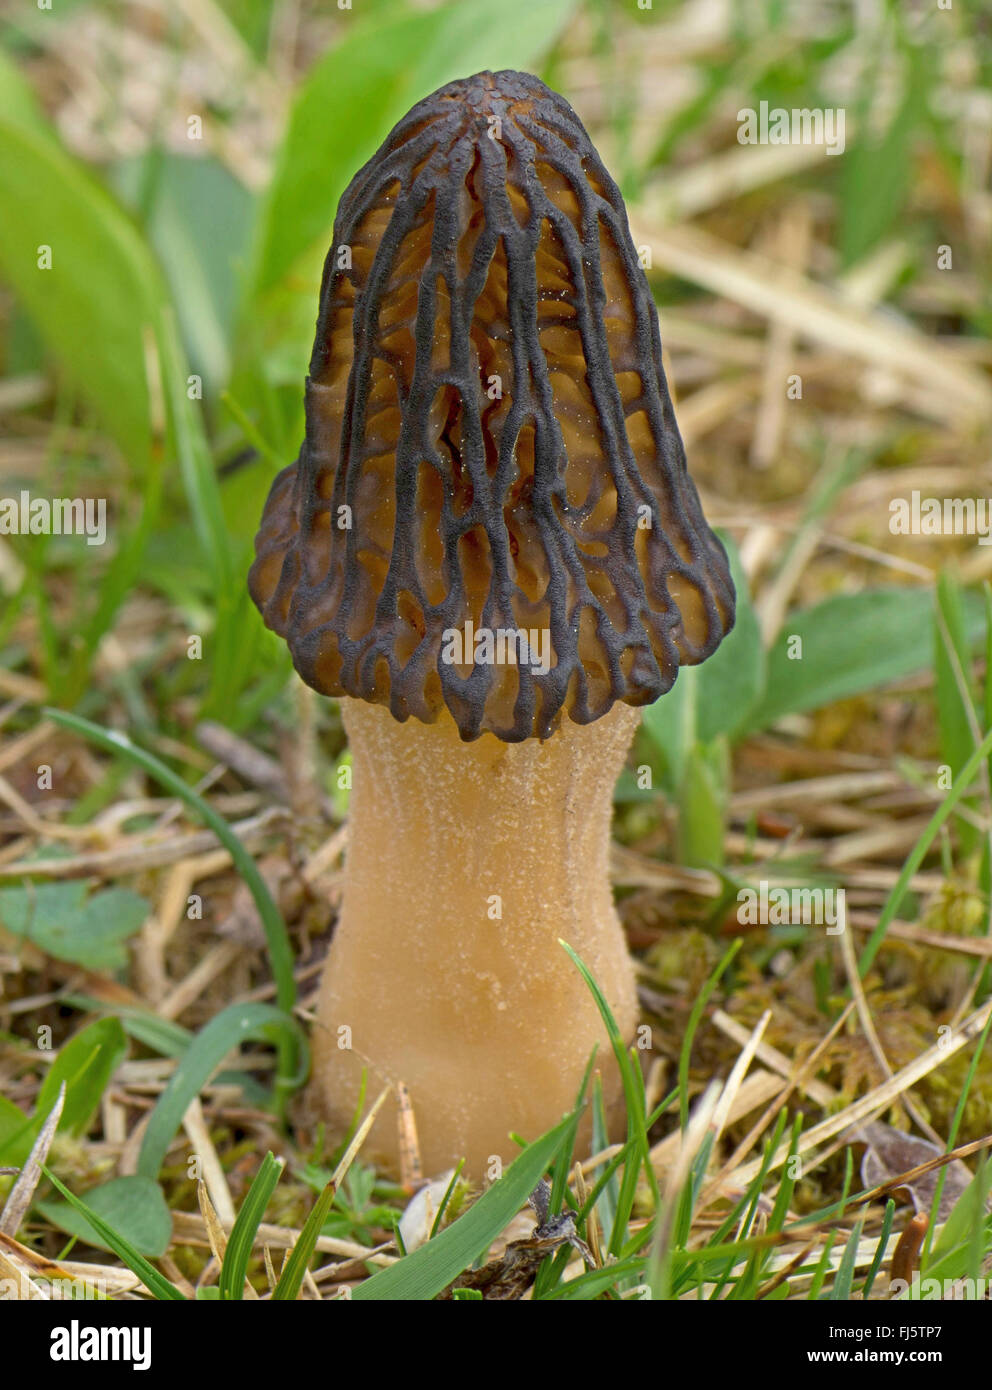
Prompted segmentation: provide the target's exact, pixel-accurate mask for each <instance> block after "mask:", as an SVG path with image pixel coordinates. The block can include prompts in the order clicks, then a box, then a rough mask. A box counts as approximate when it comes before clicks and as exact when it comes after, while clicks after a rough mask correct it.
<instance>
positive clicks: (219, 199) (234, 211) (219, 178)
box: [117, 150, 253, 396]
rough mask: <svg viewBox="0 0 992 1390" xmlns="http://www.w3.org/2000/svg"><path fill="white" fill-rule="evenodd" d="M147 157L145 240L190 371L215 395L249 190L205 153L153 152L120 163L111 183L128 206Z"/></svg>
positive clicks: (224, 361)
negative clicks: (150, 184) (150, 164)
mask: <svg viewBox="0 0 992 1390" xmlns="http://www.w3.org/2000/svg"><path fill="white" fill-rule="evenodd" d="M148 159H154V160H155V170H154V195H153V198H152V201H151V206H150V208H149V210H148V214H147V229H148V236H149V239H150V241H151V244H152V246H153V247H154V249H155V250H156V252H157V253H158V256H159V258H160V260H161V262H162V266H163V268H164V270H165V274H166V277H167V279H168V282H169V287H170V289H171V291H172V298H173V302H174V303H175V305H176V312H177V314H178V316H179V325H180V328H181V329H182V335H183V342H184V344H185V345H186V347H187V349H188V352H189V357H190V365H191V368H192V370H193V371H194V372H198V373H199V374H200V375H202V376H203V377H204V386H205V389H206V391H207V392H208V393H209V394H211V395H214V396H216V394H217V393H218V392H219V391H220V389H221V388H222V386H223V385H224V383H225V382H226V380H227V374H228V368H229V361H228V343H229V340H230V336H231V329H232V327H233V322H234V314H235V311H236V308H237V298H238V292H239V285H238V273H237V272H238V263H239V261H240V259H241V257H242V255H243V252H244V249H245V243H246V239H247V236H248V233H249V229H250V227H251V223H252V213H253V206H252V205H253V198H252V195H251V193H250V192H249V191H248V190H247V189H246V188H245V187H244V185H243V184H241V183H239V182H238V180H237V179H236V178H234V177H233V175H232V174H230V173H229V172H228V170H227V169H226V168H225V167H224V165H223V164H221V163H220V162H219V161H218V160H217V159H215V158H214V157H213V156H211V155H206V156H198V157H189V156H183V155H177V154H171V153H169V152H168V151H162V150H156V151H154V152H153V154H151V155H149V156H146V159H144V160H141V159H135V160H132V161H129V162H128V163H127V164H126V165H123V166H121V168H120V170H119V171H118V179H117V186H118V188H120V189H121V192H122V194H123V195H124V196H125V197H127V195H128V194H130V195H131V196H130V197H129V198H128V202H129V203H130V204H131V205H134V204H135V203H136V202H137V200H138V197H139V190H140V184H141V181H142V178H143V176H144V175H145V174H146V162H147V160H148Z"/></svg>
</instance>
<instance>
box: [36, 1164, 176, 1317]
mask: <svg viewBox="0 0 992 1390" xmlns="http://www.w3.org/2000/svg"><path fill="white" fill-rule="evenodd" d="M43 1171H44V1174H45V1177H46V1178H48V1180H49V1182H50V1183H52V1185H53V1186H54V1187H55V1190H56V1191H57V1192H60V1193H61V1194H62V1196H63V1197H64V1198H65V1200H66V1201H67V1202H68V1203H69V1205H70V1206H71V1207H73V1208H74V1209H75V1210H76V1211H77V1212H79V1213H81V1214H82V1215H83V1216H85V1217H86V1218H87V1219H88V1221H89V1222H90V1225H91V1226H92V1227H93V1229H94V1231H95V1232H96V1234H97V1235H98V1236H99V1237H100V1238H101V1239H102V1240H103V1242H104V1243H105V1245H106V1246H107V1248H108V1249H109V1250H112V1251H113V1252H114V1254H115V1255H116V1256H117V1257H118V1258H119V1259H120V1260H122V1261H123V1262H124V1264H126V1265H127V1267H128V1269H130V1270H132V1271H133V1272H134V1273H135V1274H136V1275H137V1276H138V1278H139V1279H140V1280H141V1281H142V1283H143V1284H144V1285H145V1287H146V1288H147V1289H149V1290H150V1291H151V1293H152V1294H154V1296H155V1297H156V1298H158V1299H168V1300H175V1301H176V1302H179V1303H185V1302H186V1299H185V1297H184V1296H183V1295H182V1294H181V1293H180V1291H179V1290H178V1289H177V1288H176V1286H175V1284H173V1283H171V1282H170V1281H169V1280H168V1279H166V1277H165V1275H164V1274H160V1273H159V1271H158V1270H157V1269H156V1268H155V1266H154V1265H152V1264H149V1263H148V1261H147V1260H146V1259H145V1257H144V1255H142V1254H141V1253H140V1251H138V1250H135V1248H134V1246H133V1245H132V1244H131V1242H130V1241H129V1240H127V1239H126V1238H125V1237H123V1236H121V1235H118V1233H117V1232H116V1231H115V1230H114V1228H113V1226H111V1225H110V1223H109V1222H107V1221H105V1220H104V1219H103V1217H102V1216H101V1215H100V1214H99V1213H98V1212H95V1211H93V1210H92V1209H91V1208H90V1207H88V1206H87V1204H86V1203H85V1202H84V1201H82V1200H81V1199H80V1198H79V1197H77V1196H76V1195H75V1193H73V1192H70V1191H69V1189H68V1188H67V1187H66V1185H65V1184H64V1183H63V1182H60V1181H59V1179H58V1178H57V1177H56V1176H55V1174H54V1173H53V1172H51V1171H50V1170H49V1169H48V1168H45V1169H43Z"/></svg>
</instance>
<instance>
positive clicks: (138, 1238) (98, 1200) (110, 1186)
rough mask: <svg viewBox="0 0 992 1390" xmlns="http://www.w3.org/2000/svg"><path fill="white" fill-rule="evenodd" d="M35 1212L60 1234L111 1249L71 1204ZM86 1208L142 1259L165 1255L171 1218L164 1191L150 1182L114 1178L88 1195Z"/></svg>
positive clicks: (46, 1204) (45, 1205)
mask: <svg viewBox="0 0 992 1390" xmlns="http://www.w3.org/2000/svg"><path fill="white" fill-rule="evenodd" d="M34 1205H35V1208H36V1210H38V1211H40V1212H41V1213H42V1215H43V1216H45V1217H47V1219H48V1220H49V1221H51V1223H52V1224H53V1225H54V1226H57V1227H58V1228H59V1230H60V1231H65V1232H67V1233H68V1234H69V1235H71V1236H78V1237H79V1239H80V1240H85V1241H86V1243H87V1244H88V1245H95V1246H97V1247H98V1248H100V1249H103V1250H110V1249H112V1247H111V1246H110V1245H109V1244H108V1243H107V1241H106V1240H104V1238H103V1237H102V1235H101V1234H100V1232H99V1230H98V1229H97V1228H96V1227H95V1226H94V1225H93V1223H92V1221H91V1220H90V1219H89V1218H88V1217H86V1216H84V1215H83V1214H82V1212H80V1211H79V1210H78V1209H77V1208H76V1207H74V1206H72V1205H71V1204H70V1203H69V1202H60V1201H55V1200H54V1199H48V1200H46V1201H43V1202H35V1204H34ZM86 1206H87V1207H88V1209H89V1210H90V1211H91V1212H95V1213H96V1215H97V1216H99V1217H102V1218H103V1220H104V1221H105V1222H107V1224H108V1225H110V1226H112V1227H113V1228H114V1230H115V1231H116V1232H117V1234H118V1235H119V1236H121V1237H123V1239H124V1240H126V1241H128V1242H129V1243H130V1245H131V1246H132V1247H133V1248H134V1249H135V1250H136V1251H137V1252H138V1253H139V1254H140V1255H152V1256H159V1255H164V1254H165V1252H166V1250H168V1248H169V1241H170V1239H171V1237H172V1214H171V1212H170V1211H169V1208H168V1207H167V1206H166V1203H165V1197H164V1196H163V1194H162V1189H161V1188H160V1187H159V1185H158V1183H157V1182H152V1181H151V1179H150V1178H142V1177H126V1178H112V1179H111V1181H110V1182H106V1183H103V1184H102V1185H101V1186H100V1187H91V1188H90V1189H89V1191H88V1192H87V1193H86Z"/></svg>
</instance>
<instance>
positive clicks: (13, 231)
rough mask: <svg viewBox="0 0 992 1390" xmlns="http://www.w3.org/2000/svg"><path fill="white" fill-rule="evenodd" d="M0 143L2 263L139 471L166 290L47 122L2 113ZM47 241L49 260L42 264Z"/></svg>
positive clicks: (130, 232) (116, 211) (132, 231)
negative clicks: (43, 125) (153, 347)
mask: <svg viewBox="0 0 992 1390" xmlns="http://www.w3.org/2000/svg"><path fill="white" fill-rule="evenodd" d="M0 144H2V146H3V149H4V157H3V161H2V162H0V272H2V274H3V277H4V278H5V279H6V281H7V282H8V283H9V284H10V285H12V286H13V288H14V290H15V293H16V294H17V297H18V299H19V300H20V302H21V303H22V304H23V305H24V307H25V308H26V309H27V310H28V312H29V313H30V315H31V319H32V321H33V323H34V325H35V327H36V328H37V329H38V331H39V333H40V334H41V336H42V338H43V339H44V341H45V344H46V346H47V348H48V351H49V352H50V353H51V354H52V356H53V357H54V358H55V359H56V360H57V361H58V363H59V365H60V367H61V369H62V371H63V372H64V373H65V375H66V377H67V378H68V379H69V380H70V381H72V382H73V384H74V385H75V387H76V388H77V389H78V390H79V391H80V392H81V393H82V395H83V396H84V397H85V399H86V400H87V401H88V402H89V403H90V405H91V406H92V408H93V410H94V411H95V413H96V415H97V416H98V417H99V419H100V422H101V424H102V426H103V428H104V429H105V430H106V431H107V433H108V434H110V435H111V436H112V437H113V438H114V439H116V440H117V442H118V444H119V445H120V447H121V449H122V450H123V452H124V453H125V455H126V457H127V459H128V462H129V464H130V466H131V468H132V469H133V470H134V471H135V472H136V473H138V474H139V476H140V475H141V474H142V473H143V472H144V470H145V468H146V467H147V464H148V458H149V450H150V448H151V437H152V436H151V420H150V398H149V391H148V381H147V377H146V370H145V360H146V345H147V341H148V335H153V334H154V330H155V327H156V324H157V321H158V315H159V312H160V309H161V305H162V302H163V299H164V291H163V286H162V281H161V277H160V274H159V271H158V267H157V266H156V264H155V262H154V259H153V258H152V256H151V255H150V253H149V251H148V248H147V246H146V245H145V243H144V242H143V241H142V239H141V236H140V234H139V232H138V230H137V228H135V227H134V226H133V224H132V223H131V222H130V221H129V219H128V217H127V216H126V214H125V213H124V212H123V211H122V210H121V208H120V207H119V206H118V205H117V204H116V203H115V202H114V200H113V199H112V198H111V196H110V195H109V193H107V191H106V190H105V189H104V188H102V187H101V185H100V184H99V183H97V182H96V180H95V179H94V178H93V177H92V176H91V175H90V174H89V173H88V172H87V171H86V170H85V169H84V168H83V167H82V166H81V165H80V164H78V163H77V162H76V161H75V160H73V159H72V158H70V156H69V155H67V154H66V153H65V152H64V151H63V150H62V149H61V148H60V147H59V145H58V144H57V143H56V141H55V139H54V138H53V136H52V135H50V134H49V133H48V131H47V130H43V129H40V128H38V127H32V126H29V125H21V124H20V123H19V121H18V119H17V118H16V117H14V118H12V117H11V116H10V115H9V114H7V115H0ZM46 247H48V248H50V251H51V268H50V269H41V268H39V260H42V262H43V261H44V258H45V256H46V254H47V253H46V252H45V250H44V248H46Z"/></svg>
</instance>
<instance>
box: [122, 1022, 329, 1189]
mask: <svg viewBox="0 0 992 1390" xmlns="http://www.w3.org/2000/svg"><path fill="white" fill-rule="evenodd" d="M274 1032H279V1033H286V1034H291V1035H292V1036H293V1037H294V1038H295V1039H296V1041H297V1044H298V1046H299V1048H300V1049H301V1050H302V1051H303V1052H305V1051H306V1044H305V1041H304V1038H303V1034H302V1030H301V1029H300V1026H299V1024H298V1023H297V1022H296V1020H295V1019H294V1018H292V1017H291V1016H290V1015H289V1014H285V1013H283V1012H282V1011H281V1010H279V1009H274V1008H273V1007H272V1005H271V1004H232V1005H230V1007H229V1008H226V1009H224V1010H222V1012H221V1013H219V1014H217V1015H216V1017H214V1018H212V1019H211V1020H210V1022H209V1023H208V1024H207V1025H206V1027H205V1028H202V1029H201V1030H200V1032H199V1033H197V1035H196V1037H195V1038H194V1039H193V1041H192V1042H191V1043H190V1045H189V1048H188V1049H187V1051H186V1053H185V1054H184V1056H183V1057H182V1058H180V1060H179V1063H178V1065H177V1067H176V1069H175V1071H174V1072H173V1073H172V1076H171V1077H170V1079H169V1084H168V1085H167V1086H166V1088H165V1090H164V1091H163V1092H162V1094H161V1095H160V1096H159V1098H158V1101H157V1103H156V1105H155V1109H154V1110H153V1111H152V1113H151V1117H150V1119H149V1121H148V1128H147V1129H146V1130H145V1137H144V1139H143V1140H142V1143H141V1152H140V1154H139V1155H138V1172H139V1173H143V1174H144V1175H145V1176H146V1177H149V1178H154V1177H157V1176H158V1172H159V1169H160V1168H161V1166H162V1162H163V1160H164V1158H165V1155H166V1152H167V1150H168V1148H169V1145H170V1143H171V1142H172V1138H173V1135H174V1134H175V1133H176V1131H177V1130H178V1128H179V1126H180V1125H181V1124H182V1118H183V1116H184V1115H185V1113H186V1109H187V1107H188V1106H189V1104H190V1102H191V1101H192V1100H194V1099H195V1098H196V1096H198V1095H199V1093H200V1091H201V1089H202V1088H203V1086H205V1085H206V1083H207V1082H208V1081H209V1079H210V1077H211V1076H212V1075H213V1073H214V1071H216V1069H217V1067H218V1066H219V1065H220V1063H221V1062H222V1061H223V1059H224V1058H225V1057H226V1056H227V1054H228V1053H229V1052H230V1051H231V1050H232V1048H235V1047H237V1046H238V1045H239V1043H243V1042H247V1041H248V1040H249V1039H259V1038H261V1039H265V1040H266V1041H268V1042H271V1041H272V1035H273V1033H274Z"/></svg>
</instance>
